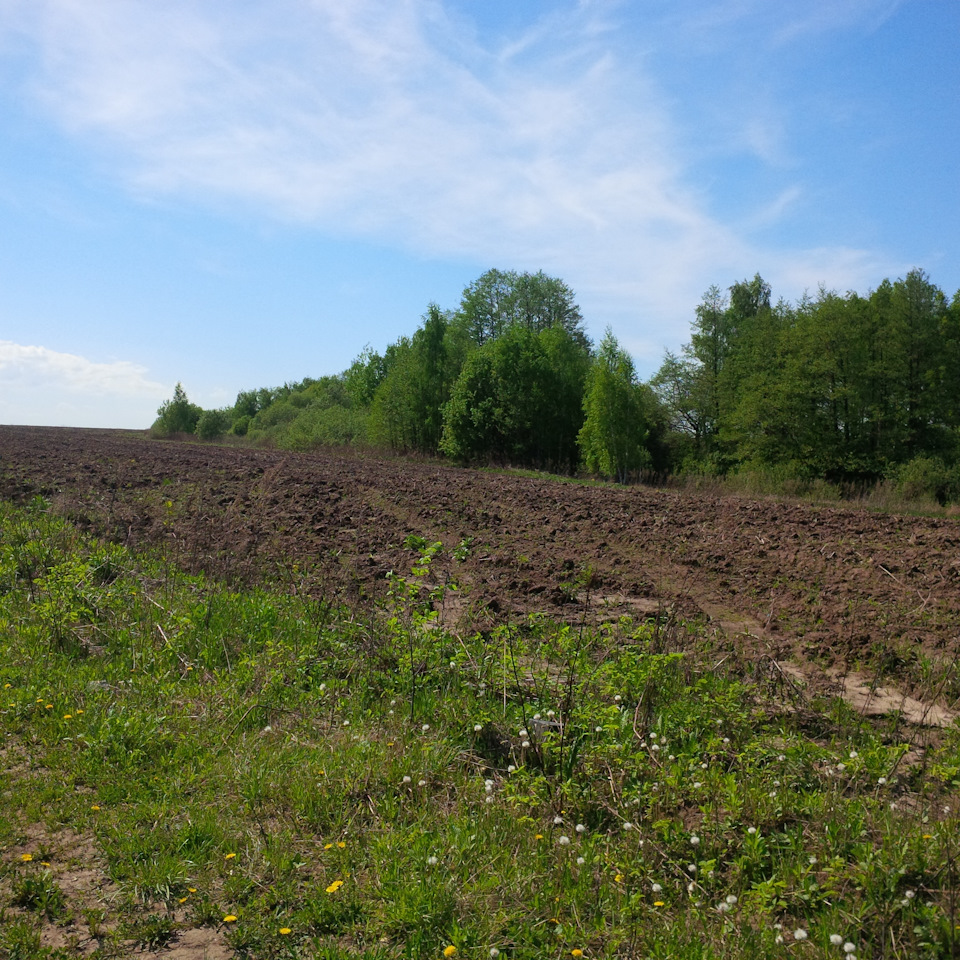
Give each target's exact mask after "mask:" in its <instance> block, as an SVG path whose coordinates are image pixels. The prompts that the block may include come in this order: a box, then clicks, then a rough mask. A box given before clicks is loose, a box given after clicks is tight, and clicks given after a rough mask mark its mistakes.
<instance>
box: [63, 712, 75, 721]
mask: <svg viewBox="0 0 960 960" xmlns="http://www.w3.org/2000/svg"><path fill="white" fill-rule="evenodd" d="M63 719H64V720H72V719H73V714H72V713H65V714H64V715H63Z"/></svg>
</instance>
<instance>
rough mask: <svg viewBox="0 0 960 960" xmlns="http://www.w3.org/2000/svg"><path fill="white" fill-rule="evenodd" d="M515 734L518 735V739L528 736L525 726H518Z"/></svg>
mask: <svg viewBox="0 0 960 960" xmlns="http://www.w3.org/2000/svg"><path fill="white" fill-rule="evenodd" d="M517 736H519V737H520V739H521V740H522V739H524V738H525V737H529V736H530V734H529V733H527V728H526V727H521V728H520V733H519V734H517Z"/></svg>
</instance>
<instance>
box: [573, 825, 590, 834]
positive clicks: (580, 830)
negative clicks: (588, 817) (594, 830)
mask: <svg viewBox="0 0 960 960" xmlns="http://www.w3.org/2000/svg"><path fill="white" fill-rule="evenodd" d="M574 829H575V830H576V831H577V833H586V832H587V828H586V827H585V826H584V825H583V824H582V823H578V824H577V825H576V827H575V828H574Z"/></svg>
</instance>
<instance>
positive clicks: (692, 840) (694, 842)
mask: <svg viewBox="0 0 960 960" xmlns="http://www.w3.org/2000/svg"><path fill="white" fill-rule="evenodd" d="M690 846H691V847H698V846H700V838H699V837H698V836H697V835H696V834H694V835H693V836H692V837H691V838H690Z"/></svg>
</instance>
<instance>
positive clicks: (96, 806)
mask: <svg viewBox="0 0 960 960" xmlns="http://www.w3.org/2000/svg"><path fill="white" fill-rule="evenodd" d="M90 809H91V810H99V809H100V807H99V806H98V805H97V804H96V803H95V804H93V806H92V807H90Z"/></svg>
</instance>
